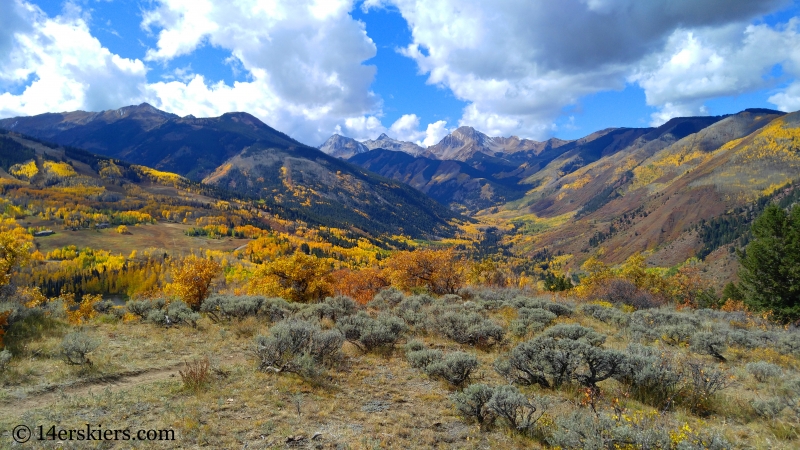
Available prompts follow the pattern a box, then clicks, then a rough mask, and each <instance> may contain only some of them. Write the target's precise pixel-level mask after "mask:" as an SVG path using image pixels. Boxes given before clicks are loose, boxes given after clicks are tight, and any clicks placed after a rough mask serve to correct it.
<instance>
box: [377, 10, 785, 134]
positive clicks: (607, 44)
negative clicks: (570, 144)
mask: <svg viewBox="0 0 800 450" xmlns="http://www.w3.org/2000/svg"><path fill="white" fill-rule="evenodd" d="M787 3H788V2H787V1H786V0H765V1H759V2H753V1H750V0H735V1H734V0H708V1H703V2H698V1H695V0H649V1H646V2H643V1H639V0H564V1H560V2H530V1H526V0H507V1H500V2H491V3H487V2H483V1H480V0H441V1H437V2H427V1H423V0H382V1H381V0H371V1H370V2H368V3H365V5H364V6H365V7H379V6H383V5H387V4H392V5H394V6H396V7H397V8H398V10H399V11H400V13H401V14H402V15H403V17H404V18H405V19H406V21H407V22H408V23H409V28H410V30H411V34H412V43H411V44H410V45H408V46H407V47H406V48H403V49H401V53H402V54H404V55H406V56H408V57H409V58H412V59H413V60H414V61H416V63H417V65H418V67H419V70H420V72H422V73H424V74H427V76H428V82H429V83H432V84H437V85H443V86H446V87H447V88H449V89H451V90H452V92H453V93H454V94H455V95H456V97H458V98H459V99H462V100H465V101H467V102H469V105H468V106H467V107H466V108H465V110H464V113H463V116H462V118H461V124H463V125H471V126H475V127H476V128H479V129H481V130H482V131H485V132H487V133H489V134H494V135H509V134H518V135H521V136H524V137H533V138H544V137H546V136H547V135H548V134H549V133H552V130H553V125H552V124H553V123H554V119H555V118H556V117H558V116H559V115H560V114H561V113H562V111H563V108H564V107H565V106H568V105H572V104H575V103H576V102H578V100H579V99H580V98H581V97H583V96H585V95H587V94H591V93H595V92H599V91H603V90H610V89H621V88H623V87H624V85H625V82H626V80H629V79H630V78H631V77H632V76H634V74H636V75H637V76H636V77H635V78H634V80H635V81H640V82H641V85H642V87H644V88H645V90H646V91H647V92H648V99H650V98H653V100H652V103H651V104H654V105H656V106H661V107H663V108H662V110H661V113H662V115H663V116H666V115H668V113H669V111H674V112H679V111H688V110H689V108H688V107H689V105H690V104H692V102H691V101H690V100H689V99H688V98H687V99H685V100H684V99H682V98H675V99H673V98H671V97H670V96H666V95H665V96H661V97H659V96H658V95H657V92H656V91H657V90H658V86H659V84H663V83H669V82H674V81H675V80H667V81H665V79H666V78H668V77H667V76H666V75H667V73H666V72H661V73H658V68H659V67H660V66H659V64H658V61H660V60H658V59H656V63H655V64H654V62H653V58H652V55H653V54H654V53H666V54H668V53H669V52H670V50H671V49H674V48H675V47H676V45H679V43H681V42H682V43H684V44H687V45H688V41H687V40H686V37H687V34H686V33H694V34H692V36H693V37H694V38H695V39H698V37H699V36H702V38H703V39H706V38H708V39H712V38H713V40H714V44H715V45H717V44H720V43H724V44H726V45H729V46H730V48H732V49H733V48H734V47H735V46H736V45H738V44H741V42H742V39H741V37H740V38H739V39H738V40H737V39H736V35H737V30H738V32H739V34H741V30H742V29H744V28H745V27H746V26H747V24H748V23H749V22H750V21H751V20H752V19H754V18H756V17H759V16H761V15H763V14H765V13H768V12H771V11H774V10H776V9H777V8H780V7H781V6H784V5H786V4H787ZM756 28H759V27H755V28H753V29H751V30H750V31H748V33H756V34H757V33H758V32H759V31H761V30H758V29H756ZM761 28H765V29H769V27H766V26H764V27H761ZM773 31H774V30H773ZM725 38H727V39H728V40H727V41H726V40H725ZM695 45H696V44H695ZM716 48H717V47H714V46H712V47H710V51H706V52H700V53H697V54H695V55H694V56H695V57H696V59H701V60H703V62H704V63H706V61H707V60H708V62H707V67H706V70H707V71H712V70H714V68H715V64H717V63H718V62H719V61H718V60H713V59H709V58H712V56H713V51H714V50H716ZM762 59H764V58H758V59H756V61H757V62H756V64H759V63H761V60H762ZM643 65H644V67H642V66H643ZM740 68H741V67H740ZM736 69H737V68H733V69H731V70H732V71H735V70H736ZM742 69H743V68H742ZM763 70H764V66H760V67H758V68H757V69H755V72H756V73H760V72H762V71H763ZM751 72H753V70H752V69H748V77H745V79H741V80H738V79H737V80H730V79H727V78H726V79H725V80H723V81H724V82H725V86H727V87H725V88H721V89H720V90H719V92H723V93H728V92H735V91H737V90H738V91H743V90H747V89H752V88H753V86H756V85H757V83H754V82H753V80H752V78H751V77H750V76H749V75H750V73H751ZM713 83H715V80H709V81H708V85H711V84H713ZM702 89H703V88H702V87H700V86H697V87H696V88H690V89H689V90H695V91H697V92H699V91H702ZM722 95H725V94H722ZM656 98H658V99H659V100H656ZM701 98H702V95H698V96H697V99H696V100H695V103H697V102H698V101H699V103H697V104H700V105H701V104H702V101H701V100H698V99H701ZM668 103H670V104H672V107H667V104H668ZM676 105H677V106H676ZM698 108H700V106H697V105H696V104H695V105H694V108H693V110H694V111H697V110H698Z"/></svg>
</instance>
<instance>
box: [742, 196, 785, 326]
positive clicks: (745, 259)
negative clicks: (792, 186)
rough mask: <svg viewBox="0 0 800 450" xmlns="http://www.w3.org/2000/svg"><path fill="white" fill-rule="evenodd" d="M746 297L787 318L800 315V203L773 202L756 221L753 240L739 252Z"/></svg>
mask: <svg viewBox="0 0 800 450" xmlns="http://www.w3.org/2000/svg"><path fill="white" fill-rule="evenodd" d="M739 256H740V260H741V263H742V269H741V272H740V274H739V276H740V278H741V280H742V282H741V288H742V291H743V294H744V296H745V300H746V302H747V304H748V306H750V307H751V308H753V309H756V310H772V311H773V313H774V314H775V317H776V318H777V319H779V320H781V321H784V322H790V321H794V320H798V319H800V207H798V206H795V207H794V208H792V210H791V212H790V213H786V211H784V210H783V209H781V208H780V207H778V206H777V205H770V206H768V207H767V208H766V209H765V210H764V213H763V214H761V216H760V217H759V218H758V219H756V221H755V222H754V223H753V240H752V241H751V242H750V243H749V244H748V246H747V248H746V249H745V251H744V253H740V255H739Z"/></svg>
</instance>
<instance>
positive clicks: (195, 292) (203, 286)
mask: <svg viewBox="0 0 800 450" xmlns="http://www.w3.org/2000/svg"><path fill="white" fill-rule="evenodd" d="M220 272H222V266H221V265H220V264H219V263H218V262H216V261H214V260H211V259H206V258H201V257H198V256H195V255H189V256H187V257H186V258H184V259H183V260H182V261H180V263H179V264H177V265H176V266H174V267H173V268H172V283H169V284H168V285H167V287H166V291H167V292H168V293H170V294H173V295H175V296H177V297H178V298H180V299H181V300H183V302H184V303H186V304H187V305H188V306H189V307H190V308H192V309H193V310H195V311H197V310H199V309H200V305H201V304H202V303H203V300H205V299H206V297H208V294H209V293H210V290H211V283H212V281H214V278H216V277H217V275H219V274H220Z"/></svg>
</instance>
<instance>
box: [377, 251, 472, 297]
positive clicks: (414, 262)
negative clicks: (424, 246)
mask: <svg viewBox="0 0 800 450" xmlns="http://www.w3.org/2000/svg"><path fill="white" fill-rule="evenodd" d="M386 270H387V274H388V276H389V279H390V280H391V281H392V284H393V285H395V286H397V287H399V288H401V289H404V290H408V291H411V290H418V289H423V290H427V291H429V292H431V293H434V294H440V295H441V294H454V293H456V292H457V291H458V289H459V288H461V286H463V285H464V280H465V277H466V263H465V262H464V261H463V260H462V259H461V258H460V257H458V256H457V255H456V253H455V250H453V249H446V250H417V251H414V252H409V251H401V252H397V253H395V254H394V255H392V257H391V258H389V260H388V261H387V262H386Z"/></svg>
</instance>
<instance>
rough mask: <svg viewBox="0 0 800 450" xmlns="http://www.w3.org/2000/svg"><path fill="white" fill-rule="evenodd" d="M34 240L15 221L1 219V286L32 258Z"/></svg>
mask: <svg viewBox="0 0 800 450" xmlns="http://www.w3.org/2000/svg"><path fill="white" fill-rule="evenodd" d="M32 247H33V238H32V237H31V235H30V234H28V233H27V231H25V229H24V228H22V227H20V226H18V225H17V223H16V222H15V221H14V219H5V220H3V219H0V286H5V285H6V284H8V283H9V281H10V280H11V274H12V272H13V271H14V270H16V269H17V268H19V267H22V266H24V265H26V264H27V263H28V262H29V261H30V258H31V253H30V251H31V248H32Z"/></svg>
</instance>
